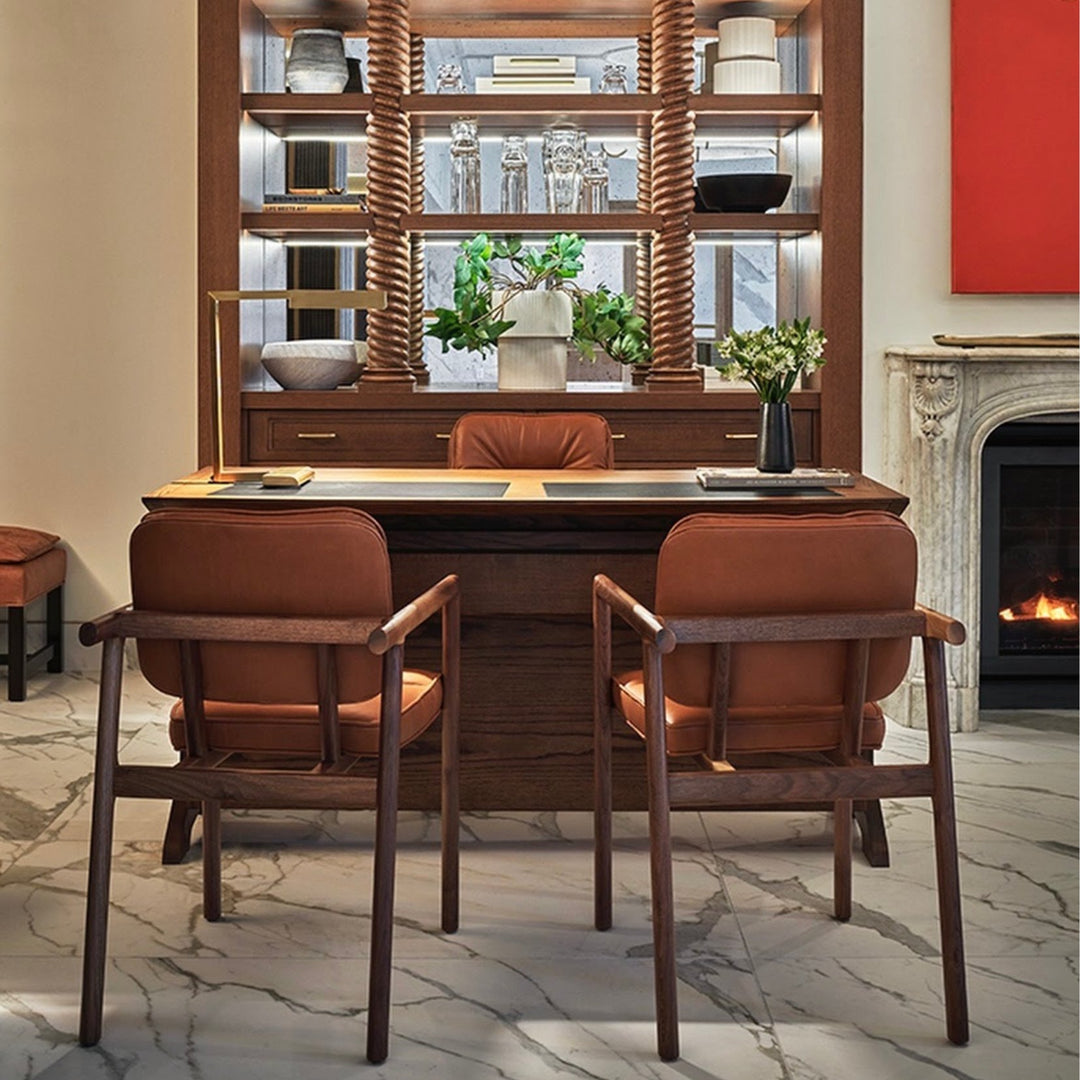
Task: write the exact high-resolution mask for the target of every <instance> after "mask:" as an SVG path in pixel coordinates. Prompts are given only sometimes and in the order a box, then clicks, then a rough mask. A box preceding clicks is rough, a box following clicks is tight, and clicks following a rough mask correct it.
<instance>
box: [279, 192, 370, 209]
mask: <svg viewBox="0 0 1080 1080" xmlns="http://www.w3.org/2000/svg"><path fill="white" fill-rule="evenodd" d="M366 209H367V203H366V202H365V200H364V196H363V195H360V194H340V195H338V194H328V195H301V194H299V193H297V192H295V191H290V192H286V193H285V194H284V195H264V196H263V212H264V213H269V214H281V213H289V214H295V213H298V212H301V211H304V210H308V211H312V212H314V213H319V214H325V213H336V212H338V211H342V210H343V211H358V210H366Z"/></svg>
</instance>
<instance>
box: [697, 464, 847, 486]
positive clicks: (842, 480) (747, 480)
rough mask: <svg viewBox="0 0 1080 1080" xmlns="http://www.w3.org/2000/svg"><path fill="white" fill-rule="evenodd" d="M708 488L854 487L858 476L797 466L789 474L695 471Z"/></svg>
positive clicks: (732, 470)
mask: <svg viewBox="0 0 1080 1080" xmlns="http://www.w3.org/2000/svg"><path fill="white" fill-rule="evenodd" d="M694 471H695V473H696V475H697V478H698V483H699V484H701V486H702V487H703V488H705V489H706V490H713V489H718V488H807V487H829V488H835V487H854V486H855V477H854V476H852V474H851V473H849V472H844V470H843V469H812V468H810V469H795V470H794V471H793V472H789V473H770V472H759V471H758V470H757V469H755V468H753V467H752V466H750V467H746V468H730V469H728V468H711V467H702V468H698V469H695V470H694Z"/></svg>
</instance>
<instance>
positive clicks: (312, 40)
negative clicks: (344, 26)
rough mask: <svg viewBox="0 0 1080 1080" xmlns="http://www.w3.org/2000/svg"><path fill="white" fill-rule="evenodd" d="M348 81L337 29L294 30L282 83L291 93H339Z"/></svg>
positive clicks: (347, 71) (339, 32)
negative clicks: (283, 82)
mask: <svg viewBox="0 0 1080 1080" xmlns="http://www.w3.org/2000/svg"><path fill="white" fill-rule="evenodd" d="M348 81H349V66H348V64H346V62H345V39H344V37H343V35H342V33H341V31H340V30H319V29H308V30H297V31H295V32H294V33H293V36H292V47H291V48H290V49H289V59H288V62H287V63H286V64H285V85H286V86H287V87H288V88H289V89H290V90H291V91H292V92H293V93H294V94H340V93H341V92H342V91H343V90H344V89H345V84H346V83H347V82H348Z"/></svg>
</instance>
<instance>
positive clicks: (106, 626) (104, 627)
mask: <svg viewBox="0 0 1080 1080" xmlns="http://www.w3.org/2000/svg"><path fill="white" fill-rule="evenodd" d="M129 611H131V605H130V604H125V605H124V606H123V607H118V608H115V609H114V610H113V611H110V612H109V613H108V614H107V615H99V616H98V617H97V618H96V619H91V620H90V621H89V622H84V623H83V624H82V625H81V626H80V627H79V643H80V644H82V645H86V646H90V645H97V644H98V643H99V642H102V641H104V640H105V639H106V638H110V637H116V636H117V635H118V634H120V633H122V631H121V630H120V625H121V623H122V621H123V616H124V615H126V614H127V613H128V612H129Z"/></svg>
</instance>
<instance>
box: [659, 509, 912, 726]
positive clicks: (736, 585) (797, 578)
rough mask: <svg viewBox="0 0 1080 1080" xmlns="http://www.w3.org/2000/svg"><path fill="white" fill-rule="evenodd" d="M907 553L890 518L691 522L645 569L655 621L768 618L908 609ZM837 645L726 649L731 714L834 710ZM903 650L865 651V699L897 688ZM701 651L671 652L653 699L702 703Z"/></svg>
mask: <svg viewBox="0 0 1080 1080" xmlns="http://www.w3.org/2000/svg"><path fill="white" fill-rule="evenodd" d="M916 574H917V550H916V544H915V537H914V535H913V534H912V532H911V530H910V529H909V528H908V527H907V526H906V525H905V524H904V523H903V522H902V521H901V520H900V519H899V518H898V517H895V516H894V515H892V514H888V513H884V512H876V511H857V512H855V513H849V514H836V515H833V514H800V515H791V516H786V515H785V516H781V515H747V516H741V515H736V514H697V515H694V516H692V517H688V518H684V519H683V520H682V521H680V522H679V523H678V524H677V525H675V527H674V528H673V529H672V530H671V532H670V533H669V534H668V536H667V538H666V539H665V541H664V543H663V545H662V547H661V549H660V556H659V561H658V565H657V581H656V611H657V613H658V614H660V615H668V616H673V615H773V614H783V613H826V612H840V611H881V610H905V609H910V608H911V607H912V605H913V604H914V602H915V579H916ZM844 652H845V647H844V645H843V643H840V642H787V643H768V644H752V645H747V644H743V645H737V646H734V647H733V649H732V653H733V656H732V681H731V687H730V695H731V696H730V704H731V705H732V706H755V705H763V706H776V705H832V704H838V703H839V702H841V701H842V700H843V677H844ZM910 653H911V646H910V639H907V638H905V639H903V640H892V639H889V640H883V641H877V642H874V643H873V645H872V646H871V652H870V672H869V678H868V682H867V695H866V696H867V700H868V701H877V700H879V699H880V698H882V697H884V696H885V695H886V694H889V693H891V692H892V691H893V690H895V689H896V687H897V686H898V685H899V683H900V680H901V679H902V678H903V677H904V674H905V672H906V671H907V667H908V662H909V659H910ZM711 669H712V649H711V648H710V647H709V646H703V645H683V646H679V647H677V648H676V649H675V651H674V652H673V653H671V654H670V655H668V656H666V657H665V658H664V681H665V692H666V693H667V695H668V696H669V697H671V698H673V699H675V700H676V701H680V702H682V703H684V704H688V705H704V706H707V705H708V704H709V701H710V678H711Z"/></svg>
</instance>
